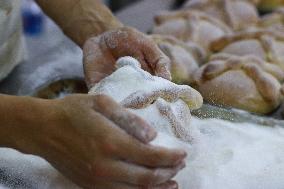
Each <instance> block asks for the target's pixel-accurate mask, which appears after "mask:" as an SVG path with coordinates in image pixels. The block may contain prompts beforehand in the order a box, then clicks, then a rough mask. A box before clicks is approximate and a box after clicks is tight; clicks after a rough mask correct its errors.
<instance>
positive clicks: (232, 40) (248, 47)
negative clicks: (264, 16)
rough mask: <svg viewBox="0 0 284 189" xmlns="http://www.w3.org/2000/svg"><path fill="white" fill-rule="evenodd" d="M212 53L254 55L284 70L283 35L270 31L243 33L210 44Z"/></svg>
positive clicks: (258, 30)
mask: <svg viewBox="0 0 284 189" xmlns="http://www.w3.org/2000/svg"><path fill="white" fill-rule="evenodd" d="M210 49H211V51H212V52H214V53H226V54H231V55H239V56H244V55H254V56H257V57H259V58H261V59H262V60H264V61H266V62H270V63H272V64H275V65H278V66H279V67H280V68H281V69H283V70H284V33H283V32H280V31H277V30H272V29H257V30H255V31H243V32H238V33H235V34H232V35H227V36H224V37H222V38H220V39H218V40H216V41H214V42H212V43H211V46H210Z"/></svg>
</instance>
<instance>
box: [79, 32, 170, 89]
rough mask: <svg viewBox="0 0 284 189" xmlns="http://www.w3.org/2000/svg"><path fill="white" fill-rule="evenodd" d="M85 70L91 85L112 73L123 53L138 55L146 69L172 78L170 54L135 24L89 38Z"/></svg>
mask: <svg viewBox="0 0 284 189" xmlns="http://www.w3.org/2000/svg"><path fill="white" fill-rule="evenodd" d="M83 52H84V70H85V77H86V82H87V85H88V86H89V87H92V86H93V85H94V84H96V83H97V82H99V81H100V80H101V79H103V78H104V77H106V76H108V75H110V74H111V73H112V72H113V71H114V70H115V62H116V60H117V59H119V58H120V57H123V56H132V57H134V58H136V59H137V60H138V61H139V62H140V63H141V66H142V68H143V69H144V70H146V71H148V72H150V73H151V74H155V75H158V76H160V77H163V78H165V79H169V80H170V79H171V75H170V72H169V64H170V60H169V58H168V57H167V56H166V55H165V54H163V52H162V51H161V50H160V49H159V48H158V47H157V45H156V44H155V43H154V42H153V41H152V40H151V39H150V38H149V37H148V36H146V35H144V34H143V33H140V32H138V31H137V30H135V29H133V28H127V27H125V28H121V29H117V30H112V31H108V32H105V33H103V34H102V35H99V36H98V37H94V38H90V39H89V40H87V42H86V43H85V45H84V50H83Z"/></svg>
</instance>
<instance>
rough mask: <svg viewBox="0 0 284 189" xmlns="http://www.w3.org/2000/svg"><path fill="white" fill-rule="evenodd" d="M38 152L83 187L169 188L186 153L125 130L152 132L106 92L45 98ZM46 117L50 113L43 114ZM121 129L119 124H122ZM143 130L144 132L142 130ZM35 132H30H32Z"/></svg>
mask: <svg viewBox="0 0 284 189" xmlns="http://www.w3.org/2000/svg"><path fill="white" fill-rule="evenodd" d="M49 104H51V105H50V106H51V109H49V110H48V111H49V112H53V113H52V115H53V116H51V117H48V118H46V120H48V122H49V123H48V124H47V125H45V126H43V127H40V129H43V130H41V131H40V132H39V131H38V133H44V137H43V136H42V135H41V136H38V138H39V139H38V140H37V141H39V143H38V144H37V146H38V149H37V153H36V154H37V155H40V156H41V157H43V158H45V159H46V160H47V161H49V162H50V163H51V164H52V165H53V166H54V167H55V168H56V169H57V170H59V171H60V172H61V173H63V174H64V175H65V176H67V177H68V178H70V179H71V180H72V181H74V182H75V183H76V184H78V185H79V186H81V187H84V188H96V189H106V188H107V189H139V188H149V187H150V186H151V188H153V189H171V188H177V184H176V183H175V182H174V181H171V178H173V177H174V176H175V175H176V174H177V172H178V171H179V170H181V169H182V168H183V167H184V166H185V164H184V158H185V156H186V153H185V152H183V151H181V150H168V149H165V148H161V147H154V146H151V145H149V144H146V143H142V142H140V141H138V140H137V139H135V137H132V136H131V135H129V134H127V133H126V132H125V130H126V131H127V132H128V133H139V132H138V131H140V133H143V132H144V134H142V135H141V136H146V137H145V138H146V139H144V140H145V141H149V140H152V139H153V138H154V137H155V136H156V134H155V132H154V131H153V130H151V128H150V127H149V126H148V125H147V123H145V122H144V121H143V120H141V119H140V118H139V117H137V116H135V115H133V114H132V113H130V112H128V111H127V110H125V109H124V108H122V107H121V106H120V105H118V104H117V103H116V102H114V101H113V100H112V99H111V98H110V97H107V96H103V95H99V96H89V95H73V96H69V97H66V98H64V99H59V100H53V101H52V102H49ZM47 116H50V115H47ZM121 128H124V129H121ZM145 133H148V134H145ZM34 137H35V136H34Z"/></svg>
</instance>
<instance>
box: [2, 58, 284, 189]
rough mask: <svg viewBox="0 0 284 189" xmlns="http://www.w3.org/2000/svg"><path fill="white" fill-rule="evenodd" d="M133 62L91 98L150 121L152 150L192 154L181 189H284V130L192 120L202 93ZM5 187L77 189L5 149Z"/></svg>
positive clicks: (46, 168) (41, 164)
mask: <svg viewBox="0 0 284 189" xmlns="http://www.w3.org/2000/svg"><path fill="white" fill-rule="evenodd" d="M129 60H130V61H129ZM131 62H133V61H132V60H131V59H123V61H122V63H120V64H119V66H120V68H119V69H118V70H117V71H116V72H114V73H113V74H112V75H110V76H109V77H107V78H105V79H104V80H102V81H101V82H100V83H99V84H98V85H96V86H95V87H94V88H93V89H92V90H91V91H90V93H95V94H96V93H97V94H107V95H110V96H111V97H112V98H114V99H115V100H116V101H117V102H119V103H121V104H123V105H124V106H126V107H127V108H128V109H129V110H130V111H132V112H133V113H135V114H137V115H139V116H141V117H142V118H147V121H149V122H151V123H152V126H153V127H155V128H156V129H157V130H158V136H157V138H156V139H155V140H154V141H153V142H152V145H157V146H163V147H167V148H181V149H184V150H186V151H187V153H188V157H187V159H186V163H187V167H186V168H185V169H183V170H182V171H181V172H180V173H179V174H178V175H177V176H176V177H175V179H176V180H177V181H178V183H179V186H180V188H181V189H189V188H190V189H283V188H284V179H283V178H284V147H283V146H284V129H283V127H280V126H275V127H263V126H260V125H255V124H249V123H232V122H229V121H223V120H218V119H204V120H201V119H198V118H195V117H191V116H190V110H191V109H195V108H198V107H199V106H200V105H201V104H202V101H201V99H200V96H199V93H198V92H196V91H195V90H193V89H191V88H190V87H186V86H179V85H175V84H173V83H171V82H169V81H166V80H164V79H162V78H158V77H153V76H151V75H150V74H148V73H146V72H144V71H142V70H141V69H140V68H139V64H135V65H136V66H135V65H134V66H132V65H129V63H131ZM136 63H137V62H136ZM149 99H150V100H149ZM137 101H138V102H142V105H141V104H137ZM193 101H195V103H194V102H193ZM135 102H136V103H135ZM179 134H180V135H179ZM2 175H5V176H7V178H6V180H5V179H3V177H2ZM1 178H2V179H1ZM1 184H2V185H3V187H4V188H5V189H7V188H12V189H14V188H21V189H25V188H27V189H30V188H40V189H63V188H68V189H76V188H77V187H76V186H74V185H73V184H72V183H71V182H69V181H68V180H67V179H65V178H64V177H63V176H62V175H60V174H59V173H58V172H57V171H56V170H55V169H53V168H52V167H51V166H50V165H49V164H48V163H47V162H45V161H44V160H43V159H41V158H38V157H35V156H30V155H23V154H21V153H19V152H16V151H14V150H10V149H0V188H1V187H2V185H1Z"/></svg>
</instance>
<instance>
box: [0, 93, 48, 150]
mask: <svg viewBox="0 0 284 189" xmlns="http://www.w3.org/2000/svg"><path fill="white" fill-rule="evenodd" d="M48 107H49V106H48V105H47V103H46V100H40V99H36V98H31V97H15V96H9V95H0V120H1V125H0V147H9V148H14V149H17V150H20V151H22V152H24V153H31V152H32V151H33V148H34V144H35V143H36V140H37V139H39V137H38V136H37V135H39V134H38V133H40V129H41V126H42V125H43V124H42V123H44V122H48V117H50V115H51V114H53V111H49V110H48ZM48 114H49V115H48ZM43 115H44V116H43ZM39 118H40V119H39ZM35 125H36V127H35ZM23 146H29V148H30V149H27V148H25V149H24V148H23Z"/></svg>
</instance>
